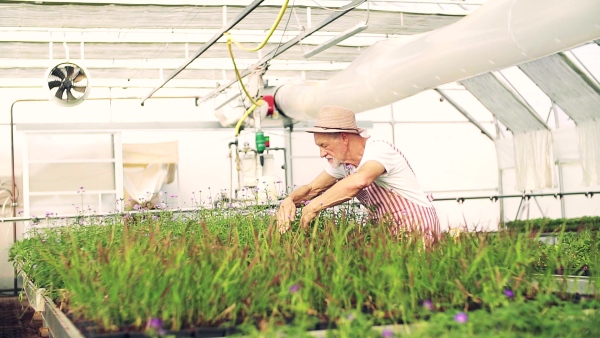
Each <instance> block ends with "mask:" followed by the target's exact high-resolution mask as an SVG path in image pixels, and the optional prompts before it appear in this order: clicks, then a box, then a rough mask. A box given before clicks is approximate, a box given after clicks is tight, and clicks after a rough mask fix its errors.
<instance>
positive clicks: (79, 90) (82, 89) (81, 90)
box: [72, 86, 87, 93]
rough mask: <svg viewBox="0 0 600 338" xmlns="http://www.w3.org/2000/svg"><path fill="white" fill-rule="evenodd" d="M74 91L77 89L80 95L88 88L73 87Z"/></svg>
mask: <svg viewBox="0 0 600 338" xmlns="http://www.w3.org/2000/svg"><path fill="white" fill-rule="evenodd" d="M72 88H73V89H75V90H76V91H78V92H80V93H85V90H86V88H87V87H75V86H73V87H72Z"/></svg>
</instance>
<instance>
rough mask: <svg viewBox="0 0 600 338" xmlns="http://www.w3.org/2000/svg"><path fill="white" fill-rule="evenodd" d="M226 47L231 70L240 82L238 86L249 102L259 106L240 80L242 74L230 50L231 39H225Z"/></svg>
mask: <svg viewBox="0 0 600 338" xmlns="http://www.w3.org/2000/svg"><path fill="white" fill-rule="evenodd" d="M227 49H228V50H229V56H230V57H231V62H233V70H234V71H235V77H236V78H237V80H238V82H239V83H240V86H241V87H242V90H243V91H244V94H246V97H247V98H248V99H249V100H250V102H252V104H253V105H257V106H259V105H260V104H259V103H257V101H254V99H253V98H252V96H250V94H248V90H247V89H246V86H244V83H243V82H242V76H241V75H240V71H239V69H238V67H237V64H236V63H235V58H234V57H233V51H232V50H231V41H227Z"/></svg>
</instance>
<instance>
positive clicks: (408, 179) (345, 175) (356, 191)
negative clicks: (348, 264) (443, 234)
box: [277, 106, 440, 243]
mask: <svg viewBox="0 0 600 338" xmlns="http://www.w3.org/2000/svg"><path fill="white" fill-rule="evenodd" d="M307 131H308V132H309V133H313V134H314V139H315V144H316V145H317V146H318V147H319V151H320V156H321V157H324V158H326V159H327V162H328V164H327V165H326V167H325V170H324V171H323V172H321V174H319V175H318V176H317V177H316V178H315V179H314V180H313V181H312V182H310V183H309V184H307V185H303V186H301V187H299V188H298V189H296V190H294V191H292V192H291V193H290V194H289V196H287V197H286V198H285V199H284V200H283V201H282V202H281V205H280V207H279V211H278V212H277V223H278V226H279V231H280V232H286V231H288V230H289V229H290V222H291V221H294V220H295V218H296V207H297V206H299V205H304V204H305V206H304V207H303V209H302V217H301V219H300V225H301V226H302V227H305V226H307V225H308V224H309V223H310V221H311V220H313V219H314V218H315V217H316V216H317V215H318V214H319V212H320V211H321V210H323V209H326V208H329V207H331V206H334V205H338V204H340V203H343V202H345V201H348V200H350V199H352V198H354V197H356V198H357V199H358V200H359V201H360V203H361V204H362V205H363V206H365V207H366V208H367V210H369V211H370V216H371V218H372V219H373V221H375V222H377V221H383V222H387V223H388V224H390V226H391V227H392V228H391V230H392V233H398V232H399V231H407V232H419V233H421V234H422V235H423V236H424V238H425V242H426V243H432V242H433V241H435V240H436V239H437V238H438V236H439V232H440V221H439V218H438V216H437V214H436V212H435V209H434V207H433V205H432V204H431V201H430V200H429V198H428V196H427V195H426V194H425V193H424V192H423V191H422V190H421V189H420V188H419V184H418V182H417V179H416V176H415V174H414V172H413V170H412V168H411V167H410V165H409V164H408V161H407V160H406V158H405V157H404V155H403V154H402V153H401V152H400V151H399V150H398V149H397V148H396V147H395V146H394V145H393V144H391V143H389V142H387V141H384V140H380V139H376V138H372V137H363V136H361V134H362V133H363V132H364V130H363V129H361V128H358V127H357V125H356V117H355V114H354V112H353V111H351V110H349V109H346V108H343V107H339V106H324V107H323V108H321V110H320V111H319V113H318V115H317V119H316V121H315V126H314V128H311V129H309V130H307Z"/></svg>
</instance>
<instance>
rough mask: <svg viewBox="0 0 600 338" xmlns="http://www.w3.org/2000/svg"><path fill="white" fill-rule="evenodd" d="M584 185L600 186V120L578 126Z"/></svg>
mask: <svg viewBox="0 0 600 338" xmlns="http://www.w3.org/2000/svg"><path fill="white" fill-rule="evenodd" d="M577 129H578V131H579V154H580V158H581V167H582V169H583V184H584V185H586V186H588V187H589V186H596V185H600V119H598V120H590V121H586V122H581V123H578V124H577Z"/></svg>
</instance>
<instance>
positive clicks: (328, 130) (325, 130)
mask: <svg viewBox="0 0 600 338" xmlns="http://www.w3.org/2000/svg"><path fill="white" fill-rule="evenodd" d="M364 131H365V130H364V129H362V128H357V129H356V130H352V129H350V130H348V129H333V128H319V127H312V128H308V129H306V132H307V133H325V134H331V133H348V134H357V135H360V134H362V133H363V132H364Z"/></svg>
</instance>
